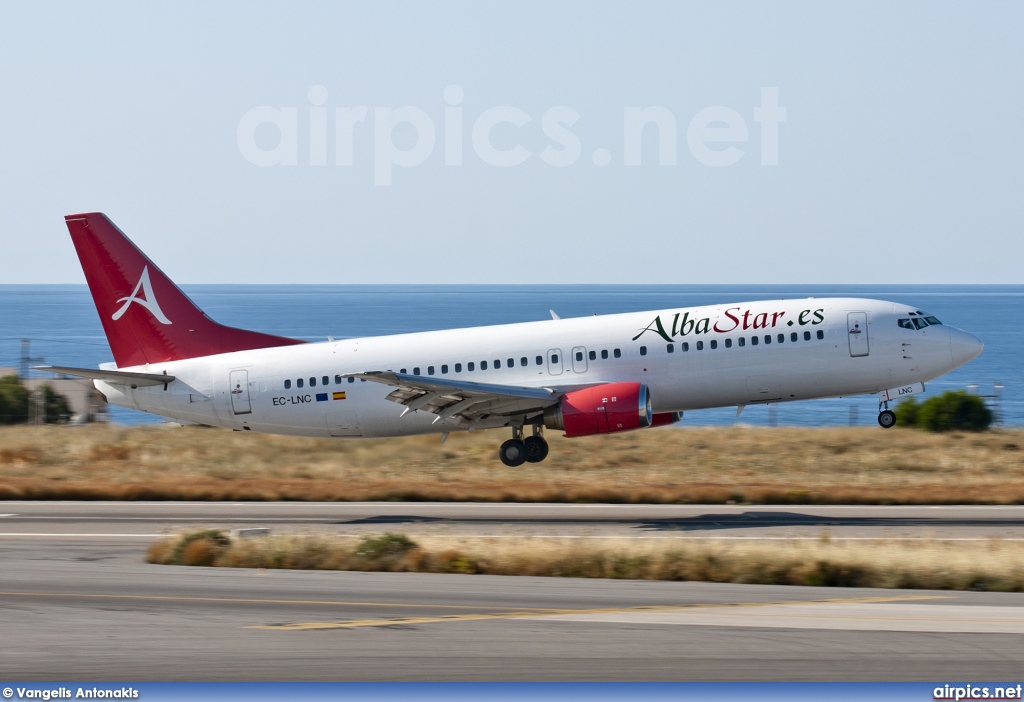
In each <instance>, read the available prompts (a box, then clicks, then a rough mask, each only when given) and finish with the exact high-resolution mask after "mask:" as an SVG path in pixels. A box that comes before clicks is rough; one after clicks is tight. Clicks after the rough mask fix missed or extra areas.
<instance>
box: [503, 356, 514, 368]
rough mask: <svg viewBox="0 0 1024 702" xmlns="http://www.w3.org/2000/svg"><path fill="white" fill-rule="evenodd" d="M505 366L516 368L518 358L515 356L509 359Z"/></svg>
mask: <svg viewBox="0 0 1024 702" xmlns="http://www.w3.org/2000/svg"><path fill="white" fill-rule="evenodd" d="M505 367H506V368H515V367H516V359H514V358H510V359H508V363H506V364H505Z"/></svg>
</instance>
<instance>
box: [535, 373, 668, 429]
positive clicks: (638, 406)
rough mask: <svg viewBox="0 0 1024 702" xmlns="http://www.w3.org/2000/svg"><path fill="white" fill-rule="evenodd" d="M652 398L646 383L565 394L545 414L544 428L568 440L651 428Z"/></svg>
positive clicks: (605, 386)
mask: <svg viewBox="0 0 1024 702" xmlns="http://www.w3.org/2000/svg"><path fill="white" fill-rule="evenodd" d="M652 418H653V415H652V413H651V396H650V393H648V391H647V386H646V385H645V384H644V383H608V384H606V385H595V386H594V387H592V388H584V389H582V390H575V391H573V392H570V393H566V394H565V395H563V396H562V398H561V399H560V400H559V401H558V404H557V405H554V406H552V407H548V408H547V409H546V410H544V426H546V427H547V428H549V429H560V430H562V431H564V432H565V435H566V436H568V437H574V436H590V435H591V434H612V433H614V432H618V431H630V430H632V429H643V428H645V427H649V426H651V421H652Z"/></svg>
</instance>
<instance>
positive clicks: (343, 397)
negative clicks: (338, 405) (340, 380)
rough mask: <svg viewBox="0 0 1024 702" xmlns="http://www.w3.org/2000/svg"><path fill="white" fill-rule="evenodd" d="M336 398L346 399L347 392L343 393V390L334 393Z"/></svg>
mask: <svg viewBox="0 0 1024 702" xmlns="http://www.w3.org/2000/svg"><path fill="white" fill-rule="evenodd" d="M334 399H335V400H344V399H345V393H343V392H336V393H334Z"/></svg>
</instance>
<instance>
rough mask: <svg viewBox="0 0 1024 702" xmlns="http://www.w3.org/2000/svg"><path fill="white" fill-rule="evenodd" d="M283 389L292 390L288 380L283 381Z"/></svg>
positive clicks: (290, 382)
mask: <svg viewBox="0 0 1024 702" xmlns="http://www.w3.org/2000/svg"><path fill="white" fill-rule="evenodd" d="M284 389H285V390H291V389H292V381H290V380H286V381H284Z"/></svg>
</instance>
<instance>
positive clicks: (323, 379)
mask: <svg viewBox="0 0 1024 702" xmlns="http://www.w3.org/2000/svg"><path fill="white" fill-rule="evenodd" d="M65 220H66V223H67V227H68V230H69V231H70V233H71V239H72V241H73V243H74V245H75V249H76V250H77V253H78V257H79V259H80V261H81V264H82V269H83V271H84V272H85V278H86V281H87V282H88V285H89V290H90V292H91V294H92V297H93V300H94V302H95V304H96V310H97V312H98V313H99V316H100V320H101V322H102V324H103V329H104V332H105V333H106V336H107V341H108V342H109V344H110V349H111V351H112V352H113V357H114V362H113V363H104V364H100V366H99V368H97V369H90V368H71V367H67V366H42V367H40V370H49V371H53V372H57V373H64V374H68V375H76V376H79V377H84V378H91V379H92V380H93V383H94V385H95V386H96V388H97V389H98V390H99V391H100V392H101V393H102V394H103V396H104V397H105V398H106V400H107V402H109V403H112V404H115V405H119V406H121V407H129V408H132V409H137V410H142V411H145V412H149V413H152V414H156V415H159V416H162V417H166V418H168V419H172V420H176V421H180V422H185V423H197V424H205V425H213V426H219V427H227V428H231V429H235V430H239V431H254V432H264V433H273V434H290V435H296V436H314V437H397V436H408V435H413V434H431V433H435V434H440V435H441V441H442V443H443V442H444V440H445V439H447V437H448V435H449V433H451V432H453V431H474V430H483V429H494V428H500V427H503V428H506V429H510V430H511V433H512V437H511V438H510V439H508V440H507V441H505V442H504V443H502V444H501V446H500V448H499V450H498V457H499V458H500V460H501V461H502V463H504V464H505V465H507V466H511V467H514V466H519V465H522V464H523V463H524V462H527V461H528V462H531V463H537V462H540V461H543V460H544V458H545V457H546V456H547V454H548V444H547V441H546V440H545V439H544V429H545V428H547V429H552V430H558V431H562V432H564V434H565V436H568V437H582V436H589V435H595V434H610V433H616V432H622V431H631V430H639V429H646V428H650V427H657V426H663V425H668V424H673V423H675V422H678V421H679V420H680V419H681V417H682V413H683V412H685V411H691V410H700V409H707V408H713V407H733V406H735V407H736V408H737V416H739V414H740V412H742V411H743V408H744V407H746V406H748V405H755V404H770V403H779V402H793V401H797V400H809V399H815V398H825V397H840V396H852V395H865V394H874V393H878V395H879V407H878V408H879V414H878V423H879V425H881V426H882V427H885V428H889V427H892V426H893V425H894V424H895V423H896V415H895V413H894V412H892V411H891V410H890V409H889V402H890V401H892V400H895V399H897V398H899V397H902V396H906V395H913V394H918V393H920V392H923V391H924V389H925V387H924V383H925V382H927V381H930V380H932V379H934V378H937V377H939V376H941V375H943V374H945V373H948V372H949V371H951V370H953V369H954V368H957V367H959V366H961V365H963V364H964V363H967V362H968V361H970V360H971V359H973V358H974V357H976V356H977V355H978V354H979V353H981V351H982V348H983V344H982V342H981V341H980V340H979V339H978V338H976V337H974V336H972V335H971V334H968V333H967V332H964V331H961V330H960V329H956V328H954V327H951V326H948V325H945V324H942V323H941V322H940V321H939V320H938V319H937V318H935V317H934V316H933V315H931V314H928V313H927V312H924V311H922V310H919V309H916V308H914V307H909V306H907V305H903V304H899V303H894V302H885V301H881V300H870V299H857V298H827V299H813V298H808V299H805V300H764V301H754V302H738V303H730V304H720V305H710V306H704V307H689V308H680V309H665V310H655V311H650V312H631V313H625V314H612V315H604V316H592V317H580V318H571V319H561V318H558V316H557V315H556V314H554V313H553V312H552V314H551V316H552V319H550V320H544V321H537V322H526V323H518V324H505V325H499V326H486V327H474V328H467V329H452V330H445V331H430V332H418V333H411V334H396V335H390V336H377V337H367V338H356V339H339V340H329V341H325V342H317V343H309V342H304V341H301V340H298V339H291V338H286V337H281V336H273V335H270V334H263V333H260V332H255V331H248V330H244V329H235V328H232V327H227V326H223V325H221V324H218V323H217V322H215V321H213V320H212V319H210V318H209V317H207V316H206V315H205V314H204V313H203V311H202V310H200V309H199V308H198V307H197V306H196V305H195V304H194V303H193V302H192V301H191V300H190V299H189V298H188V297H187V296H186V295H185V294H184V293H183V292H182V291H181V290H180V289H179V288H178V287H177V286H176V285H175V284H174V283H173V282H172V281H171V279H170V278H168V277H167V276H166V275H165V274H164V273H163V271H161V270H160V269H159V268H158V267H157V266H156V264H154V263H153V262H152V261H151V260H149V258H147V257H146V255H145V254H143V253H142V251H140V250H139V249H138V248H137V247H136V246H135V245H134V244H133V243H132V242H131V241H130V240H129V239H128V237H127V236H125V235H124V234H123V233H122V232H121V230H120V229H118V228H117V227H116V226H115V225H114V223H113V222H112V221H111V220H110V219H108V218H107V217H106V216H105V215H103V214H102V213H98V212H93V213H86V214H74V215H68V216H67V217H65Z"/></svg>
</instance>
